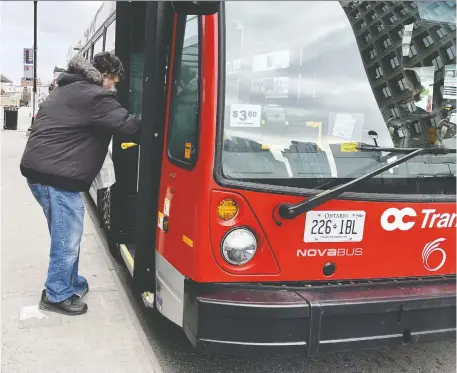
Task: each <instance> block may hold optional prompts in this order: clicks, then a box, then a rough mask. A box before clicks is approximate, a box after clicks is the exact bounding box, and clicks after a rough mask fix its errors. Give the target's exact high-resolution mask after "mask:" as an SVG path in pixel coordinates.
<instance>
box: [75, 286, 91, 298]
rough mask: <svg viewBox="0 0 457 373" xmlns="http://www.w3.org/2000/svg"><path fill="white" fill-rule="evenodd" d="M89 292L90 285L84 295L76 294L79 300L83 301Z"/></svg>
mask: <svg viewBox="0 0 457 373" xmlns="http://www.w3.org/2000/svg"><path fill="white" fill-rule="evenodd" d="M88 292H89V284H87V287H86V290H85V291H84V292H83V293H82V294H75V295H76V296H77V297H78V298H79V299H83V298H84V297H85V296H86V294H87V293H88Z"/></svg>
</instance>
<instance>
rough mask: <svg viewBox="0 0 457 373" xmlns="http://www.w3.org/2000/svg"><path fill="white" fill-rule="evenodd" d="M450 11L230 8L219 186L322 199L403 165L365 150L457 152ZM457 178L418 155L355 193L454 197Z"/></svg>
mask: <svg viewBox="0 0 457 373" xmlns="http://www.w3.org/2000/svg"><path fill="white" fill-rule="evenodd" d="M455 12H456V3H455V1H437V2H415V1H403V2H387V1H386V2H381V1H376V2H367V1H354V2H350V1H340V2H336V1H303V2H301V1H290V2H289V1H287V2H283V1H277V2H262V4H261V5H260V3H258V2H246V1H243V2H235V1H234V2H231V1H228V2H225V12H224V14H225V30H224V33H225V37H224V39H225V88H224V89H225V108H224V119H223V146H222V162H221V163H222V177H223V178H224V179H225V180H227V179H228V180H230V181H233V182H237V181H243V182H250V183H256V184H262V185H263V184H269V185H273V186H283V187H295V188H305V189H322V188H323V189H325V187H323V185H330V184H331V183H332V182H333V184H335V183H339V182H344V181H347V180H348V179H351V178H357V177H360V176H361V175H363V174H366V173H367V172H370V171H373V170H375V169H378V168H380V167H382V166H384V165H386V164H388V163H390V162H392V160H396V159H398V158H401V157H402V156H403V155H402V154H400V153H398V154H397V153H395V152H389V153H386V152H380V151H369V152H368V151H361V150H360V149H359V147H360V144H362V145H378V146H380V147H389V148H393V147H395V148H424V147H447V148H455V147H456V138H455V133H456V130H455V128H456V125H455V123H456V112H455V107H456V95H457V89H456V51H455V44H456V25H455V23H456V21H455ZM455 173H456V156H455V154H448V155H423V156H419V157H416V158H413V159H411V160H409V161H407V162H405V163H403V164H401V165H398V166H396V167H394V168H393V169H390V170H388V171H385V172H384V173H381V174H380V175H378V176H376V177H375V178H373V180H370V181H366V182H365V184H364V186H361V187H360V188H359V191H362V192H364V191H369V192H377V193H386V191H387V193H398V192H400V193H406V194H422V193H424V192H425V191H426V193H431V194H434V193H444V194H455ZM413 180H414V181H415V182H412V181H413ZM329 181H330V183H329ZM421 183H422V184H421ZM423 183H426V184H427V185H428V187H427V188H426V189H424V188H422V189H421V187H420V185H425V184H423Z"/></svg>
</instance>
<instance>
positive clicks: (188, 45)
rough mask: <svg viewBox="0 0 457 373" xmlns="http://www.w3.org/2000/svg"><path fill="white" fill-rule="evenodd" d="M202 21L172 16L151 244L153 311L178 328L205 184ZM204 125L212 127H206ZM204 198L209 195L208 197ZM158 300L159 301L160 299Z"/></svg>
mask: <svg viewBox="0 0 457 373" xmlns="http://www.w3.org/2000/svg"><path fill="white" fill-rule="evenodd" d="M201 18H202V17H198V16H195V15H187V16H186V15H182V14H179V15H176V16H175V23H174V25H175V27H174V36H173V46H174V48H173V50H172V54H171V55H172V59H171V61H170V68H171V77H172V78H171V80H170V84H169V95H168V100H169V101H168V104H167V111H168V112H167V125H166V129H165V132H166V136H165V141H164V152H163V159H162V173H161V180H160V192H159V199H158V218H157V224H156V225H157V238H156V244H157V247H156V250H157V254H156V263H155V265H156V305H157V308H158V310H159V311H160V312H162V313H163V314H164V315H165V316H166V317H168V318H169V319H170V320H172V321H173V322H175V323H176V324H178V325H182V312H181V309H182V307H181V306H180V305H179V303H180V301H181V299H182V297H183V292H184V289H183V284H184V282H183V276H190V275H191V272H192V263H193V262H194V255H195V252H194V241H195V240H196V239H197V238H196V235H197V229H196V227H197V226H200V227H203V226H204V224H205V223H204V221H200V220H199V217H198V215H199V214H198V213H197V211H198V206H197V205H198V203H197V202H196V201H197V200H198V195H199V194H200V193H203V191H202V190H201V189H202V188H204V185H205V184H207V183H199V180H201V178H200V176H201V163H202V162H201V161H200V162H199V159H201V158H202V157H203V156H204V154H202V153H201V152H200V151H199V150H200V149H201V147H199V144H200V129H201V131H204V128H203V124H202V123H203V121H202V120H201V110H200V102H201V90H200V89H201V87H202V70H203V69H205V68H206V65H205V63H204V62H203V61H202V60H201V53H200V51H201V45H200V40H201V32H200V31H201V26H202V21H201ZM206 125H208V126H209V125H211V123H210V122H206ZM208 195H209V192H208ZM159 294H160V295H159Z"/></svg>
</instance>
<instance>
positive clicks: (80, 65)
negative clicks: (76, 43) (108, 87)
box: [57, 55, 103, 86]
mask: <svg viewBox="0 0 457 373" xmlns="http://www.w3.org/2000/svg"><path fill="white" fill-rule="evenodd" d="M75 75H76V76H79V77H81V78H82V79H84V80H87V81H89V82H91V83H94V84H97V85H100V86H101V85H103V74H102V73H101V72H100V71H98V70H97V69H96V68H95V67H94V66H93V65H92V64H91V63H90V62H89V61H88V60H86V59H85V58H84V57H83V56H80V55H76V56H74V57H73V58H72V59H71V60H70V61H69V62H68V68H67V72H66V73H62V74H61V75H60V76H59V78H58V81H57V83H58V84H59V85H62V84H61V83H64V84H65V83H67V84H68V83H69V81H71V80H74V81H76V80H80V79H77V78H76V77H75ZM75 78H76V79H75Z"/></svg>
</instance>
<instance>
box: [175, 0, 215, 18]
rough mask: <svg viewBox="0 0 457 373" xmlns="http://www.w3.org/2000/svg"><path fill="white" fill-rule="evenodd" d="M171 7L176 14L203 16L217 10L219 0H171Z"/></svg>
mask: <svg viewBox="0 0 457 373" xmlns="http://www.w3.org/2000/svg"><path fill="white" fill-rule="evenodd" d="M171 3H172V6H173V9H174V10H175V12H176V13H178V14H184V15H189V16H193V15H195V16H204V15H211V14H215V13H217V12H219V9H220V5H221V2H220V1H172V2H171Z"/></svg>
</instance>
